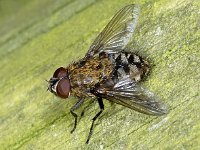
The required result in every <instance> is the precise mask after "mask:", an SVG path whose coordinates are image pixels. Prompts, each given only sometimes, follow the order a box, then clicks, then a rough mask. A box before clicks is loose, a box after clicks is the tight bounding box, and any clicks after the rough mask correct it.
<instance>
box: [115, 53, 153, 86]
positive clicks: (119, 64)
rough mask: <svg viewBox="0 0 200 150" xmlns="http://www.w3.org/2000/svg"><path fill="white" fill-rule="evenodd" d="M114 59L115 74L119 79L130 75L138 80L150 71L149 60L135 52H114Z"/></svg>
mask: <svg viewBox="0 0 200 150" xmlns="http://www.w3.org/2000/svg"><path fill="white" fill-rule="evenodd" d="M112 59H113V60H112V61H114V62H115V71H114V73H113V74H114V76H116V78H117V79H120V78H122V77H123V76H125V75H130V77H131V78H132V79H133V80H135V81H136V82H138V81H140V80H141V79H142V78H143V77H144V76H146V75H147V74H148V72H149V64H148V62H147V61H146V60H144V59H143V58H142V57H140V56H138V55H136V54H134V53H130V52H121V53H119V54H114V55H113V57H112Z"/></svg>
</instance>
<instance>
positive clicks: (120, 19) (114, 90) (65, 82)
mask: <svg viewBox="0 0 200 150" xmlns="http://www.w3.org/2000/svg"><path fill="white" fill-rule="evenodd" d="M138 15H139V6H138V5H134V4H131V5H127V6H125V7H124V8H122V9H121V10H119V11H118V12H117V13H116V14H115V16H114V17H113V18H112V19H111V21H110V22H109V23H108V25H107V26H106V27H105V28H104V29H103V31H102V32H101V33H100V34H99V35H98V36H97V38H96V39H95V40H94V42H93V43H92V45H91V46H90V48H89V50H88V52H87V53H86V55H85V57H84V58H82V59H81V60H79V61H77V62H75V63H73V64H69V65H68V66H67V67H60V68H58V69H57V70H56V71H55V72H54V74H53V77H52V78H50V80H49V87H48V90H49V91H50V92H52V93H54V94H55V95H56V96H58V97H60V98H63V99H66V98H68V97H69V96H70V95H72V96H74V97H77V99H78V101H77V103H76V104H75V105H74V106H73V107H72V108H71V109H70V112H71V114H72V115H73V116H74V118H75V123H74V127H73V129H72V131H71V133H72V132H74V130H75V129H76V125H77V114H76V113H75V112H74V111H75V110H76V109H77V108H79V106H81V104H83V102H84V101H85V100H86V99H88V98H90V99H94V98H95V99H96V100H97V102H98V104H99V108H100V111H99V112H98V113H97V114H96V115H95V116H94V117H93V119H92V125H91V127H90V131H89V135H88V138H87V141H86V143H88V142H89V140H90V137H91V135H92V132H93V127H94V122H95V120H96V119H97V118H98V117H99V116H100V114H101V113H102V112H103V110H104V104H103V100H102V99H106V100H109V101H112V102H114V103H117V104H120V105H123V106H125V107H128V108H130V109H133V110H136V111H139V112H141V113H144V114H148V115H156V116H160V115H164V114H166V113H167V108H166V107H165V105H163V104H162V103H160V102H158V101H157V99H156V97H155V96H154V95H152V94H150V92H149V91H148V90H146V89H144V88H143V87H141V85H140V84H139V82H140V81H141V80H142V79H143V78H144V77H145V76H147V74H148V72H149V68H150V66H149V63H148V62H147V61H146V60H144V59H143V58H142V57H141V56H139V55H137V54H135V53H133V52H130V51H127V50H125V47H126V45H127V44H128V42H129V40H130V39H131V37H132V35H133V32H134V29H135V27H136V24H137V20H138Z"/></svg>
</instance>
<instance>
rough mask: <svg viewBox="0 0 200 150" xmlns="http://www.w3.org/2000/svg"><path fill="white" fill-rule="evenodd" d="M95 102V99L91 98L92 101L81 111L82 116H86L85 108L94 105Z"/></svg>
mask: <svg viewBox="0 0 200 150" xmlns="http://www.w3.org/2000/svg"><path fill="white" fill-rule="evenodd" d="M94 102H95V100H91V101H90V103H89V104H88V105H87V106H86V107H85V108H84V109H83V111H82V112H81V117H83V116H84V113H85V110H87V109H88V108H89V107H90V105H92V104H93V103H94ZM80 119H81V118H80Z"/></svg>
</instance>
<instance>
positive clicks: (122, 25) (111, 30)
mask: <svg viewBox="0 0 200 150" xmlns="http://www.w3.org/2000/svg"><path fill="white" fill-rule="evenodd" d="M138 15H139V6H138V5H134V4H131V5H127V6H125V7H124V8H122V9H121V10H120V11H118V12H117V13H116V14H115V16H114V17H113V18H112V19H111V21H110V22H109V23H108V25H107V26H106V27H105V28H104V29H103V31H102V32H101V33H100V34H99V35H98V36H97V38H96V39H95V41H94V42H93V43H92V45H91V47H90V48H89V50H88V52H87V54H86V57H87V56H93V55H95V54H98V53H100V52H103V51H104V52H107V53H118V52H119V51H122V50H123V49H124V48H125V46H126V45H127V43H128V42H129V40H130V38H131V37H132V34H133V31H134V29H135V27H136V24H137V20H138Z"/></svg>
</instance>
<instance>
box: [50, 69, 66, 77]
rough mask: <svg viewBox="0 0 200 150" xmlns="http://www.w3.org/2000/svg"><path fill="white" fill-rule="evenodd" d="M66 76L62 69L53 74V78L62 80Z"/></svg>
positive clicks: (64, 70)
mask: <svg viewBox="0 0 200 150" xmlns="http://www.w3.org/2000/svg"><path fill="white" fill-rule="evenodd" d="M66 76H67V70H66V69H65V68H63V67H60V68H58V69H57V70H56V71H55V72H54V74H53V78H63V77H66Z"/></svg>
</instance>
